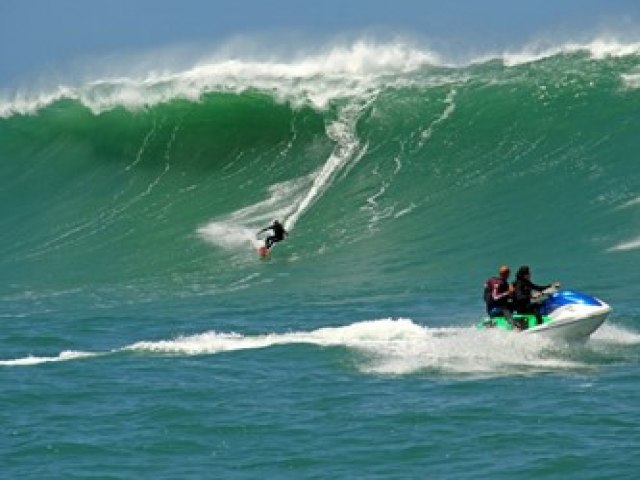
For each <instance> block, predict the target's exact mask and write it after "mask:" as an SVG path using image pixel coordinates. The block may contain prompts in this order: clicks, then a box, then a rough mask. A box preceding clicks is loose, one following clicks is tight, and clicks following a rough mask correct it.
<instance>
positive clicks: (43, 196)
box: [0, 44, 640, 309]
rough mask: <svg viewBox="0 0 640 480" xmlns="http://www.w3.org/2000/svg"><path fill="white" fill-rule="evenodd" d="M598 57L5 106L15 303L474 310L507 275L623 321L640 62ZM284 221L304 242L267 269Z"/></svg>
mask: <svg viewBox="0 0 640 480" xmlns="http://www.w3.org/2000/svg"><path fill="white" fill-rule="evenodd" d="M601 47H602V46H601V45H599V44H591V45H588V46H586V47H584V48H578V47H576V46H569V47H567V48H564V49H563V48H559V49H555V50H552V51H549V52H546V53H544V54H531V55H528V56H527V55H525V54H521V55H514V54H512V55H505V56H501V57H495V58H488V59H486V60H483V61H479V62H475V63H471V64H468V65H464V66H450V65H449V66H447V65H446V64H444V63H443V62H440V61H439V59H438V57H437V55H434V54H432V53H429V52H426V51H420V50H416V49H412V48H409V47H404V46H398V45H377V46H371V45H365V44H355V45H353V46H352V47H350V48H348V49H344V50H339V49H338V50H333V51H331V52H329V53H327V54H325V55H324V56H322V55H318V56H309V57H306V58H302V59H298V60H296V61H292V62H289V63H287V62H283V63H277V62H271V63H269V62H250V61H242V60H225V61H217V62H212V63H209V64H203V65H200V66H197V67H194V68H193V69H191V70H187V71H183V72H179V73H163V74H159V73H155V74H149V75H148V76H146V77H144V78H127V77H119V78H115V79H106V80H100V81H96V82H92V83H86V84H82V85H80V86H75V87H74V86H66V85H61V86H59V87H57V88H55V89H53V90H51V91H41V92H37V93H32V94H26V93H23V94H20V95H15V96H14V97H12V98H10V99H5V100H4V101H3V102H2V104H1V106H0V115H1V116H2V118H0V158H1V159H2V162H1V167H0V168H2V178H3V179H4V182H3V187H2V189H1V190H0V209H1V211H2V219H3V232H2V236H1V240H0V252H1V255H0V258H2V270H3V274H4V276H5V278H6V279H7V281H5V282H3V284H4V288H6V289H7V292H8V293H10V292H14V291H16V290H20V291H23V290H24V289H25V288H33V289H35V290H38V289H45V290H46V289H56V290H64V289H71V290H73V289H82V288H85V287H86V286H87V285H92V286H95V287H96V288H102V287H105V288H115V289H116V290H117V291H119V292H121V293H122V292H125V291H135V292H136V295H148V296H150V297H152V298H154V297H164V296H165V295H167V294H170V295H182V296H185V297H189V296H196V295H204V294H206V295H218V296H224V295H230V296H233V295H234V294H236V293H238V292H247V291H250V292H251V295H252V296H256V295H257V296H258V298H262V299H270V300H269V301H271V300H273V301H281V300H282V297H283V296H284V297H286V298H287V299H288V300H289V301H293V302H296V301H300V302H301V303H303V302H305V301H307V299H313V300H314V301H319V302H320V301H322V299H323V298H325V297H327V298H328V297H330V298H332V299H336V298H349V297H359V298H364V297H366V298H375V297H378V298H388V297H386V296H387V295H394V294H398V295H408V296H409V297H411V298H414V297H415V298H425V297H427V298H430V299H432V300H433V301H434V302H435V303H439V302H440V301H442V303H447V302H450V301H451V300H452V299H455V301H456V302H458V303H460V302H461V303H462V308H464V307H465V305H467V306H468V307H469V309H471V308H477V307H478V299H479V294H478V293H477V291H478V285H480V284H481V283H482V281H483V280H484V278H485V277H486V276H488V275H490V274H492V273H493V271H494V269H495V268H496V266H497V265H498V264H499V263H503V262H508V263H512V264H514V266H516V265H517V264H521V263H529V264H532V265H533V266H534V268H535V269H536V273H537V275H536V278H538V279H540V281H544V280H545V278H544V277H546V279H548V280H552V278H550V277H554V278H553V279H555V278H558V279H560V280H562V281H563V282H564V283H565V284H566V285H571V286H573V287H576V288H579V289H582V290H585V291H590V292H594V293H598V294H601V295H602V296H603V297H606V298H607V300H609V301H611V297H614V300H615V299H617V300H618V301H623V300H624V299H625V298H629V295H630V291H627V290H628V289H630V288H632V286H631V285H633V284H634V282H633V279H634V278H635V279H636V280H637V264H638V262H637V260H638V255H639V253H638V252H639V251H640V202H639V199H640V193H639V192H640V177H639V176H638V174H637V169H638V160H637V158H638V152H639V151H640V136H639V135H638V131H640V117H639V116H638V114H637V113H638V111H640V94H639V90H638V87H639V85H640V82H639V81H638V78H640V54H639V53H638V51H639V49H638V48H637V47H634V46H624V45H623V46H619V48H618V49H617V50H615V49H611V48H610V49H609V50H607V49H606V48H605V49H604V52H602V50H603V49H602V48H601ZM597 48H600V50H598V51H594V49H597ZM598 52H600V54H598ZM273 218H280V219H282V220H284V221H285V223H286V225H287V227H288V229H289V230H290V233H291V235H290V237H289V240H288V241H287V242H285V243H284V244H281V245H279V246H278V247H277V248H276V250H275V251H274V255H273V258H272V260H271V261H270V262H260V261H258V260H257V258H256V255H255V252H254V248H255V246H256V245H258V240H257V239H256V235H255V233H256V231H257V230H258V229H259V228H261V227H264V226H266V225H267V224H268V223H270V221H271V220H272V219H273ZM626 285H629V286H626ZM612 303H613V302H612Z"/></svg>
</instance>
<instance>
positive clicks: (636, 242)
mask: <svg viewBox="0 0 640 480" xmlns="http://www.w3.org/2000/svg"><path fill="white" fill-rule="evenodd" d="M639 248H640V237H638V238H635V239H633V240H628V241H625V242H621V243H619V244H617V245H614V246H613V247H611V248H609V250H608V251H610V252H623V251H627V250H637V249H639Z"/></svg>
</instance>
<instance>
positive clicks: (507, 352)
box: [127, 319, 583, 375]
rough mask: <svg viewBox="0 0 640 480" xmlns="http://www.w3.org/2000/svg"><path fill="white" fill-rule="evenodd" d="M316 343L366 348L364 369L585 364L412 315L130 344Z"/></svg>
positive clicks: (513, 339) (540, 347)
mask: <svg viewBox="0 0 640 480" xmlns="http://www.w3.org/2000/svg"><path fill="white" fill-rule="evenodd" d="M287 344H311V345H316V346H320V347H345V348H349V349H353V350H356V351H359V352H361V355H360V356H358V359H359V360H358V362H359V363H358V365H357V366H358V368H359V369H360V370H361V371H363V372H366V373H376V374H394V375H398V374H407V373H414V372H418V371H435V372H438V373H444V374H465V375H495V374H504V373H513V372H519V371H523V370H524V371H527V372H530V371H540V370H542V371H549V370H556V369H568V368H570V369H575V368H579V367H583V365H582V364H580V363H579V362H574V361H570V360H566V359H560V358H550V357H548V356H547V355H546V354H545V353H544V349H545V348H547V347H548V346H549V345H550V343H549V342H548V341H544V340H542V339H539V338H532V337H531V336H526V337H525V336H519V335H512V334H508V333H505V332H487V331H484V332H483V331H478V330H475V329H473V328H427V327H423V326H420V325H417V324H415V323H413V322H412V321H410V320H407V319H398V320H393V319H385V320H372V321H363V322H357V323H354V324H352V325H347V326H342V327H326V328H320V329H318V330H314V331H310V332H293V333H283V334H268V335H255V336H243V335H239V334H235V333H219V332H207V333H203V334H200V335H193V336H188V337H180V338H177V339H175V340H169V341H158V342H138V343H135V344H133V345H131V346H129V347H127V349H130V350H136V351H149V352H154V353H166V354H175V355H181V354H186V355H204V354H217V353H221V352H230V351H234V350H246V349H258V348H268V347H271V346H274V345H287Z"/></svg>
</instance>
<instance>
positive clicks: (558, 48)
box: [484, 37, 640, 66]
mask: <svg viewBox="0 0 640 480" xmlns="http://www.w3.org/2000/svg"><path fill="white" fill-rule="evenodd" d="M577 52H586V53H588V54H589V55H590V57H591V58H593V59H596V60H601V59H604V58H607V57H625V56H629V55H637V54H639V53H640V42H623V41H620V40H618V39H616V38H612V37H602V38H596V39H594V40H591V41H587V42H566V43H560V44H557V45H549V44H548V42H542V43H531V44H529V45H527V46H525V47H524V48H522V49H520V50H516V51H505V52H503V53H502V54H500V55H498V57H499V58H502V61H503V62H504V64H505V65H507V66H517V65H523V64H526V63H532V62H536V61H539V60H543V59H545V58H549V57H553V56H556V55H560V54H571V53H577ZM484 59H485V60H489V59H490V58H489V57H484Z"/></svg>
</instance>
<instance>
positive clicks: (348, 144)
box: [285, 94, 376, 230]
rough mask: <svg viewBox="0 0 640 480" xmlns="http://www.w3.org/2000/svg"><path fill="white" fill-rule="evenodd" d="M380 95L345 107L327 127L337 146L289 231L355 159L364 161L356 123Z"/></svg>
mask: <svg viewBox="0 0 640 480" xmlns="http://www.w3.org/2000/svg"><path fill="white" fill-rule="evenodd" d="M375 97H376V94H370V95H369V98H366V99H365V100H364V102H361V103H353V104H350V105H348V106H347V107H345V108H343V109H342V110H341V112H340V115H339V118H338V119H337V120H336V121H334V122H332V123H331V124H330V125H329V126H328V127H327V135H328V136H329V138H331V139H332V140H334V141H335V142H336V144H337V146H336V149H335V150H334V151H333V152H332V153H331V155H330V156H329V158H328V159H327V161H326V162H325V164H324V165H323V166H322V168H320V170H319V171H318V173H317V174H315V175H314V179H313V184H312V185H311V188H310V189H309V191H308V192H307V194H306V195H305V196H304V198H302V200H301V201H299V202H297V205H296V207H295V211H294V212H293V213H292V214H291V215H289V216H288V217H287V219H286V220H285V228H287V229H288V230H291V229H293V227H294V226H295V224H296V222H297V221H298V219H299V218H300V216H301V215H302V214H303V213H304V212H305V211H306V210H307V209H308V208H309V207H310V206H311V205H312V204H313V203H314V202H315V201H316V200H317V199H318V198H319V197H320V196H321V195H322V194H323V193H324V192H325V191H326V189H327V188H328V187H329V186H330V184H331V180H332V179H333V178H334V177H335V175H336V173H337V172H338V171H340V170H341V169H342V168H344V166H345V165H346V164H348V163H349V161H350V160H351V159H353V158H358V159H359V158H361V157H362V155H364V153H365V152H364V150H363V151H361V152H360V154H359V155H356V153H357V152H358V149H359V148H360V141H359V139H358V137H357V135H356V134H355V128H356V123H357V121H358V119H359V118H360V115H361V114H362V112H363V111H364V110H366V108H367V107H368V106H369V105H370V104H371V103H372V102H373V101H374V100H375Z"/></svg>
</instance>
